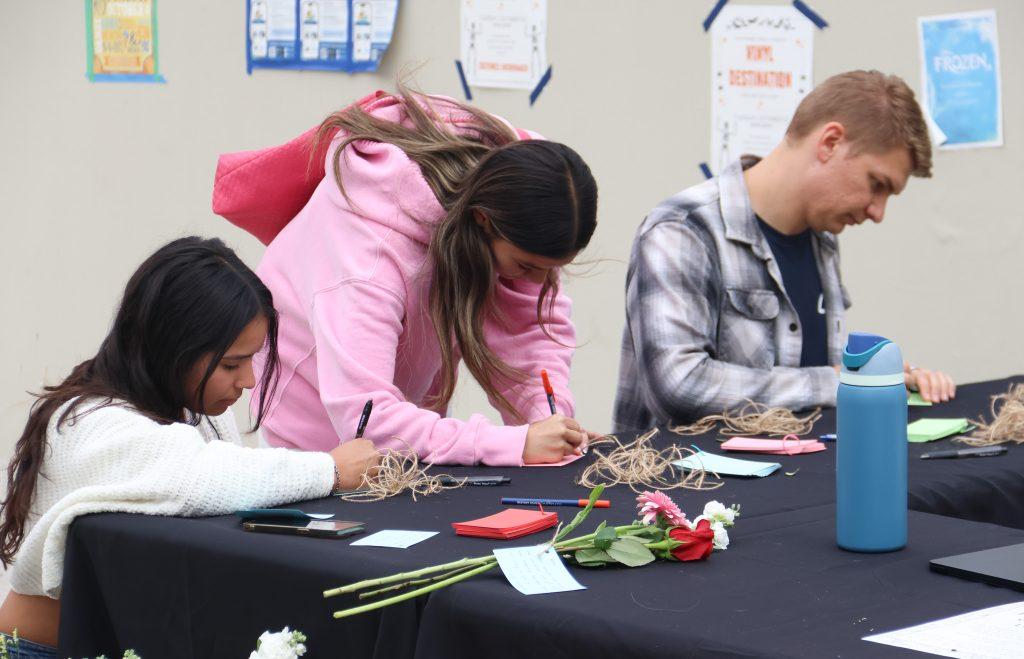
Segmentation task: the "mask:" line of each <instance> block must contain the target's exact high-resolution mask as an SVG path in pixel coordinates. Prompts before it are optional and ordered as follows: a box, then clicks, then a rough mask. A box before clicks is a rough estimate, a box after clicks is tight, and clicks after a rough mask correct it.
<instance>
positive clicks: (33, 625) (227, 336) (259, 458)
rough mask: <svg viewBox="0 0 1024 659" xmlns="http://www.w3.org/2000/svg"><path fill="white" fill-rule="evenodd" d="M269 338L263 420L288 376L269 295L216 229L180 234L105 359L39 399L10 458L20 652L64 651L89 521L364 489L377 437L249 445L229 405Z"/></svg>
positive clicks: (140, 286) (147, 267) (142, 282)
mask: <svg viewBox="0 0 1024 659" xmlns="http://www.w3.org/2000/svg"><path fill="white" fill-rule="evenodd" d="M265 344H266V345H267V348H268V350H267V355H268V362H269V364H270V365H271V366H270V368H267V369H266V370H265V372H264V374H263V376H262V381H261V383H260V384H261V386H260V392H261V393H260V400H259V405H258V414H257V417H256V423H255V425H256V427H259V423H260V421H261V420H262V419H263V416H264V414H265V411H266V410H265V408H264V403H265V401H268V400H270V397H271V392H272V391H273V388H274V385H275V384H276V375H277V369H276V359H277V314H276V312H275V311H274V307H273V302H272V299H271V295H270V291H269V290H267V288H266V286H264V285H263V283H262V282H261V281H260V280H259V278H258V277H257V276H256V275H255V274H254V273H253V272H252V271H251V270H250V269H249V268H248V267H246V265H245V264H244V263H242V261H241V260H240V259H239V258H238V257H237V256H236V255H235V253H234V252H233V251H231V249H229V248H228V247H227V246H226V245H224V243H223V242H221V241H220V240H216V239H211V240H203V239H200V238H196V237H190V238H182V239H180V240H176V241H174V242H172V243H170V244H168V245H166V246H164V247H162V248H161V249H159V250H158V251H157V252H156V253H155V254H153V255H152V256H151V257H150V258H149V259H147V260H146V262H145V263H143V264H142V265H141V266H140V267H139V269H138V270H137V271H136V272H135V274H134V275H133V276H132V278H131V280H129V282H128V286H127V288H126V289H125V293H124V298H123V300H122V302H121V307H120V309H119V310H118V312H117V316H116V318H115V320H114V324H113V327H112V328H111V330H110V333H109V334H108V335H107V337H106V338H105V339H104V340H103V343H102V345H101V346H100V349H99V352H97V353H96V356H95V357H93V358H92V359H89V360H86V361H84V362H82V363H81V364H79V365H78V366H77V367H75V369H74V370H72V372H71V374H70V375H69V376H68V377H67V378H66V379H65V380H64V381H63V382H62V383H61V384H59V385H57V386H55V387H45V389H44V392H43V393H42V394H40V395H39V396H38V400H37V401H36V403H35V405H34V406H33V408H32V411H31V414H30V415H29V418H28V423H27V424H26V426H25V431H24V433H23V434H22V436H21V438H20V439H19V440H18V443H17V446H16V447H15V453H14V457H13V458H12V460H11V463H10V466H9V467H8V487H7V498H6V499H5V500H4V503H3V511H2V518H0V561H2V562H3V564H4V566H10V565H11V564H12V563H13V568H11V573H10V577H11V586H12V592H11V593H10V594H9V595H8V597H7V599H6V600H5V601H4V603H3V606H2V607H0V633H4V634H13V632H14V630H15V629H16V630H17V631H18V636H19V638H20V639H21V641H20V643H21V651H22V652H21V654H20V655H19V656H24V657H34V656H39V657H46V656H56V655H55V653H56V649H55V648H56V645H57V631H58V623H59V619H60V587H61V576H62V572H63V564H64V541H65V538H66V536H67V529H68V526H69V525H70V524H71V522H72V521H73V520H74V519H75V517H77V516H79V515H84V514H88V513H95V512H108V511H114V512H132V513H147V514H154V515H183V516H200V515H219V514H225V513H230V512H232V511H234V510H238V509H243V508H256V507H262V506H273V505H277V504H281V503H284V502H289V501H297V500H302V499H310V498H315V497H322V496H326V495H328V494H329V493H331V492H332V491H333V490H338V489H342V488H350V487H357V486H358V485H359V483H360V481H361V480H362V478H363V476H364V474H365V473H367V470H369V469H372V468H373V464H374V463H375V462H376V461H377V460H378V459H379V458H378V456H377V454H376V453H375V451H374V450H373V446H372V444H371V443H370V442H368V441H365V440H352V441H348V442H345V443H343V444H341V445H340V446H339V447H338V448H336V449H334V450H333V451H331V452H330V453H303V452H294V451H289V450H286V449H281V448H262V449H252V448H244V447H243V446H242V445H241V440H240V437H239V434H238V430H237V428H236V426H235V423H234V419H233V417H232V416H231V411H230V406H231V404H232V403H234V402H235V401H237V400H238V399H239V397H240V396H241V395H242V391H243V390H244V389H251V388H252V387H253V386H254V385H255V384H256V382H255V378H254V375H253V368H252V357H253V355H254V354H255V353H257V352H258V351H259V350H260V349H261V348H262V347H263V346H264V345H265Z"/></svg>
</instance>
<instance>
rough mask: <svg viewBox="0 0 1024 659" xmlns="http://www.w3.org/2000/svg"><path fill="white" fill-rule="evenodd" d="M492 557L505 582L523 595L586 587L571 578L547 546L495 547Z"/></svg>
mask: <svg viewBox="0 0 1024 659" xmlns="http://www.w3.org/2000/svg"><path fill="white" fill-rule="evenodd" d="M494 557H495V558H496V559H498V566H499V567H500V568H501V571H502V572H504V573H505V578H506V579H508V582H509V583H510V584H512V587H513V588H515V589H516V590H518V591H519V592H520V593H522V594H523V595H540V594H542V593H564V592H567V591H570V590H585V589H586V586H584V585H582V584H580V582H578V581H576V580H575V579H573V578H572V575H571V574H569V570H567V569H566V567H565V563H563V562H562V559H561V557H560V556H559V555H558V554H556V553H555V550H554V549H553V548H551V547H548V546H547V545H540V546H533V547H513V548H511V549H495V550H494Z"/></svg>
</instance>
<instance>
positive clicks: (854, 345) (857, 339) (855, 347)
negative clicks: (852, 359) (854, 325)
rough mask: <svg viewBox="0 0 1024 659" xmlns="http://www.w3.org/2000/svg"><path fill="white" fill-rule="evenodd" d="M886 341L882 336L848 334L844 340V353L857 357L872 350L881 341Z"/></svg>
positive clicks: (857, 333) (859, 333) (858, 333)
mask: <svg viewBox="0 0 1024 659" xmlns="http://www.w3.org/2000/svg"><path fill="white" fill-rule="evenodd" d="M888 340H889V339H887V338H885V337H884V336H879V335H877V334H871V333H870V332H850V336H849V337H847V339H846V352H848V353H850V354H851V355H858V354H860V353H863V352H867V351H868V350H870V349H871V348H874V347H875V346H876V345H878V344H879V343H881V342H882V341H888Z"/></svg>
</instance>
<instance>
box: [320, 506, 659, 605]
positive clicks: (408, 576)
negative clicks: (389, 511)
mask: <svg viewBox="0 0 1024 659" xmlns="http://www.w3.org/2000/svg"><path fill="white" fill-rule="evenodd" d="M645 528H647V527H646V526H644V525H642V524H627V525H625V526H616V527H615V532H616V533H617V534H619V535H631V534H632V532H634V531H640V530H643V529H645ZM596 535H597V534H596V533H589V534H587V535H583V536H579V537H576V538H568V539H566V540H562V541H561V542H556V543H555V544H554V548H555V551H556V552H563V551H566V549H565V548H566V547H572V548H573V549H575V548H576V545H578V544H580V543H586V542H589V541H592V540H593V539H594V537H595V536H596ZM580 548H586V545H584V546H583V547H580ZM495 564H496V559H495V558H494V555H493V554H491V555H489V556H479V557H477V558H463V559H460V560H457V561H453V562H451V563H445V564H443V565H435V566H432V567H425V568H423V569H420V570H415V571H412V572H401V573H399V574H393V575H391V576H387V577H380V578H377V579H366V580H364V581H358V582H356V583H353V584H349V585H347V586H341V587H338V588H332V589H330V590H325V591H324V597H325V598H326V597H334V596H335V595H343V594H345V593H354V592H356V591H359V590H364V589H366V588H376V590H372V591H370V592H368V593H362V594H360V596H359V598H360V599H365V598H368V597H373V596H376V595H381V594H384V593H387V592H393V591H395V590H401V589H403V588H408V587H410V586H419V585H423V584H431V583H434V582H436V583H434V585H433V586H430V587H426V588H420V589H418V590H415V591H411V592H409V593H405V594H403V595H401V596H397V597H391V598H388V599H384V600H380V601H379V602H374V603H373V605H377V604H381V603H382V602H386V603H387V604H381V605H382V606H387V605H388V604H393V603H396V602H402V601H405V600H406V599H410V598H411V597H417V596H419V595H422V594H426V593H429V592H431V591H433V590H436V589H437V588H440V587H443V586H446V585H449V584H453V583H457V582H458V581H462V579H463V578H466V577H467V576H472V575H474V574H479V572H484V571H486V570H489V569H491V568H492V567H494V565H495ZM479 568H485V569H479ZM437 572H443V573H444V574H441V575H437V576H434V577H432V578H429V579H421V578H420V577H423V576H425V575H428V574H435V573H437ZM389 584H391V585H390V586H389ZM380 586H389V587H386V588H380ZM373 605H371V604H367V605H364V606H363V607H356V608H357V609H358V612H359V613H362V612H363V611H371V610H373V608H380V607H377V606H373ZM371 606H372V607H373V608H366V607H371ZM355 610H356V609H346V611H341V612H339V613H345V614H346V615H353V614H351V613H347V611H355ZM336 617H341V616H337V615H336Z"/></svg>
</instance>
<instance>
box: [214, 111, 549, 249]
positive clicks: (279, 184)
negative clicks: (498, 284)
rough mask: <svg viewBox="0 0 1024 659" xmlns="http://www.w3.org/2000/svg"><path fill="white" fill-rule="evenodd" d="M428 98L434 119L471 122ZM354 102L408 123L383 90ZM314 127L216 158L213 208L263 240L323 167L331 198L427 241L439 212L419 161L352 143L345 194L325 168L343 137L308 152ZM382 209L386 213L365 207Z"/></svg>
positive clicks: (457, 126)
mask: <svg viewBox="0 0 1024 659" xmlns="http://www.w3.org/2000/svg"><path fill="white" fill-rule="evenodd" d="M429 103H430V106H431V109H432V110H433V111H434V112H435V114H437V116H438V118H439V121H440V122H442V123H444V124H448V125H449V126H451V127H452V128H453V129H454V130H456V131H460V130H462V126H463V125H467V124H469V123H470V122H471V121H472V120H473V117H472V115H470V114H468V113H466V112H465V111H463V110H462V109H461V108H460V107H459V106H458V104H457V102H456V101H455V100H454V99H451V98H448V97H443V96H431V97H430V99H429ZM356 105H359V106H360V107H361V108H362V109H363V110H364V111H366V112H368V113H370V114H372V115H374V116H375V117H378V118H380V119H384V120H387V121H393V122H395V123H402V124H404V125H410V126H411V121H410V120H409V117H408V115H407V113H406V111H405V108H404V105H403V103H402V101H401V99H399V98H397V97H395V96H392V95H390V94H387V93H385V92H383V91H377V92H374V93H373V94H370V95H369V96H366V97H364V98H362V99H360V100H359V101H357V102H356ZM498 119H499V120H501V121H503V122H504V123H506V124H508V122H507V121H505V120H504V119H501V118H500V117H498ZM508 125H509V127H510V128H512V126H511V124H508ZM316 130H317V129H316V128H312V129H310V130H308V131H306V132H305V133H303V134H302V135H300V136H299V137H297V138H295V139H293V140H291V141H289V142H287V143H285V144H282V145H279V146H275V147H269V148H265V149H259V150H256V151H241V152H236V153H228V154H224V155H222V156H220V158H219V159H218V161H217V172H216V175H215V177H214V189H213V212H214V213H216V214H218V215H221V216H222V217H224V218H225V219H227V220H228V221H230V222H231V223H232V224H235V225H236V226H238V227H241V228H242V229H245V230H246V231H248V232H249V233H251V234H252V235H254V236H255V237H256V238H258V239H259V240H260V241H261V242H263V243H264V244H269V243H270V241H272V240H273V239H274V237H275V236H277V234H278V233H279V232H280V231H281V229H283V228H284V227H285V226H286V225H287V224H288V223H289V222H291V220H292V218H294V217H295V216H296V215H297V214H298V213H299V211H300V210H302V208H303V207H304V206H305V205H306V203H307V202H308V201H309V199H310V197H311V196H312V195H313V192H314V191H315V190H316V189H317V187H318V186H319V185H320V184H321V182H323V181H324V178H325V173H327V172H330V173H329V177H330V183H332V185H329V186H327V188H328V194H329V195H330V196H331V197H332V199H334V201H335V202H336V203H338V204H339V205H343V206H347V207H349V208H351V209H352V210H353V211H354V212H356V213H357V214H360V215H362V216H364V217H367V218H368V219H372V220H373V221H376V222H380V223H382V224H385V225H387V226H388V227H389V228H391V229H394V230H396V231H398V232H400V233H402V234H404V235H407V236H408V237H410V238H412V239H413V240H416V241H417V242H422V243H427V242H429V240H430V233H431V230H432V226H433V224H434V223H436V222H437V221H438V220H439V219H440V218H441V217H442V216H443V214H444V210H443V209H442V208H441V205H440V203H439V202H438V200H437V198H436V197H435V196H434V194H433V191H432V190H431V189H430V186H429V185H428V184H427V182H426V180H425V179H424V178H423V174H422V172H421V170H420V168H419V165H417V164H416V163H415V162H413V161H412V160H410V159H409V157H408V156H407V155H406V154H405V152H404V151H402V150H401V149H400V148H398V147H396V146H394V145H392V144H388V143H385V142H374V141H371V140H358V141H356V142H353V143H351V144H350V145H349V146H348V148H346V150H345V152H344V153H343V154H342V156H341V159H340V161H339V169H340V172H341V177H342V180H344V181H345V192H346V193H347V198H346V195H343V194H342V193H341V190H340V189H339V188H338V186H337V184H336V183H335V182H334V181H333V172H332V171H331V170H332V168H333V157H334V152H335V151H336V149H337V147H338V145H339V144H340V142H341V141H342V140H343V139H344V136H343V135H337V134H336V135H335V136H334V137H333V138H332V139H331V141H330V143H329V144H326V145H322V146H321V147H320V149H319V150H318V152H317V153H316V154H313V155H312V157H311V155H310V154H311V152H312V149H313V140H314V137H315V135H316ZM514 130H515V129H514ZM516 133H517V135H518V136H519V138H520V139H530V138H533V137H539V136H537V135H535V134H532V133H529V132H527V131H523V130H516ZM382 207H387V208H391V209H393V212H388V213H380V212H364V209H380V208H382Z"/></svg>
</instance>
